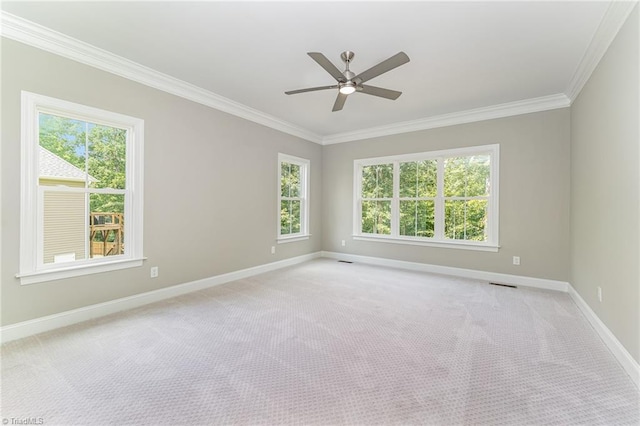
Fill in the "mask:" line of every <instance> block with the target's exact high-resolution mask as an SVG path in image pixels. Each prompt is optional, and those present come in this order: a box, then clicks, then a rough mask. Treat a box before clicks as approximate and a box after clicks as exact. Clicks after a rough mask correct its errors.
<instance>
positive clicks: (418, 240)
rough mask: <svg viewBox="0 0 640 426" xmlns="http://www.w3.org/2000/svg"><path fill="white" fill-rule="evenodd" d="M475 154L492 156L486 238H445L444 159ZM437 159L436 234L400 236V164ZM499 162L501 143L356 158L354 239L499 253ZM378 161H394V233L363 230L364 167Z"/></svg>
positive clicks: (392, 221) (392, 217)
mask: <svg viewBox="0 0 640 426" xmlns="http://www.w3.org/2000/svg"><path fill="white" fill-rule="evenodd" d="M473 155H490V156H491V170H490V173H491V176H490V185H491V193H490V195H489V197H488V203H487V216H488V219H487V232H486V233H487V240H486V241H466V240H453V239H447V238H445V237H444V200H445V199H447V198H451V197H445V196H444V193H443V192H444V160H445V159H446V158H450V157H466V156H473ZM434 159H435V160H438V180H437V183H438V188H437V194H436V197H435V198H434V200H435V218H434V219H435V223H434V225H435V229H434V234H435V235H434V237H433V238H430V237H414V236H403V235H400V230H399V228H400V201H399V200H400V196H399V195H400V194H399V193H400V185H399V180H400V163H404V162H411V161H424V160H434ZM499 163H500V145H499V144H491V145H482V146H474V147H467V148H456V149H447V150H440V151H431V152H421V153H415V154H404V155H393V156H388V157H376V158H365V159H357V160H354V162H353V239H354V240H364V241H378V242H386V243H396V244H410V245H420V246H430V247H442V248H457V249H464V250H479V251H493V252H497V251H498V250H499V248H500V245H499V233H498V231H499V188H498V186H499V185H498V183H499V181H500V178H499V170H500V167H499ZM376 164H393V198H392V199H391V234H390V235H383V234H368V233H363V232H362V211H361V208H362V203H361V201H362V168H363V167H364V166H371V165H376Z"/></svg>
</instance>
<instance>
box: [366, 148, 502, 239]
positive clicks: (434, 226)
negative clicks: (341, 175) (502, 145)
mask: <svg viewBox="0 0 640 426" xmlns="http://www.w3.org/2000/svg"><path fill="white" fill-rule="evenodd" d="M498 161H499V146H498V145H486V146H478V147H472V148H461V149H454V150H446V151H437V152H425V153H420V154H409V155H401V156H394V157H383V158H369V159H362V160H356V161H355V162H354V188H355V197H354V198H355V202H354V212H355V216H354V234H355V238H356V239H374V240H377V241H387V242H396V243H407V244H419V245H432V246H440V247H459V248H467V249H476V250H489V251H497V249H498Z"/></svg>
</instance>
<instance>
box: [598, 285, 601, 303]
mask: <svg viewBox="0 0 640 426" xmlns="http://www.w3.org/2000/svg"><path fill="white" fill-rule="evenodd" d="M598 302H602V287H598Z"/></svg>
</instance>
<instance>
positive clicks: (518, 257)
mask: <svg viewBox="0 0 640 426" xmlns="http://www.w3.org/2000/svg"><path fill="white" fill-rule="evenodd" d="M513 264H514V265H520V256H513Z"/></svg>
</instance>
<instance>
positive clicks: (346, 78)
mask: <svg viewBox="0 0 640 426" xmlns="http://www.w3.org/2000/svg"><path fill="white" fill-rule="evenodd" d="M307 55H309V56H311V58H312V59H313V60H314V61H316V62H317V63H318V65H320V66H321V67H322V68H324V69H325V71H327V72H328V73H329V74H331V76H332V77H333V78H335V79H336V81H337V82H338V84H334V85H332V86H320V87H310V88H308V89H299V90H290V91H288V92H284V93H285V94H287V95H295V94H297V93H305V92H314V91H316V90H327V89H338V97H337V98H336V102H335V103H334V104H333V110H332V111H334V112H335V111H340V110H341V109H342V107H343V106H344V103H345V101H346V100H347V96H349V95H350V94H352V93H354V92H360V93H364V94H366V95H373V96H379V97H381V98H385V99H391V100H396V99H398V97H399V96H400V95H402V92H398V91H395V90H389V89H383V88H381V87H375V86H368V85H367V86H365V85H364V84H362V83H364V82H366V81H369V80H371V79H373V78H375V77H378V76H379V75H380V74H384V73H385V72H387V71H391V70H392V69H394V68H397V67H399V66H400V65H404V64H406V63H407V62H409V57H408V56H407V54H406V53H404V52H400V53H397V54H395V55H393V56H392V57H390V58H389V59H386V60H384V61H382V62H380V63H379V64H378V65H374V66H373V67H371V68H369V69H368V70H366V71H365V72H361V73H360V74H358V75H356V74H355V73H353V72H352V71H351V70H350V69H349V64H350V63H351V61H352V60H353V57H354V55H355V54H354V53H353V52H351V51H349V50H347V51H345V52H342V54H340V58H342V61H343V62H344V63H345V65H346V68H345V70H344V72H341V71H340V70H339V69H338V68H337V67H336V66H335V65H333V63H331V61H329V60H328V59H327V57H326V56H324V55H323V54H322V53H319V52H307Z"/></svg>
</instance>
